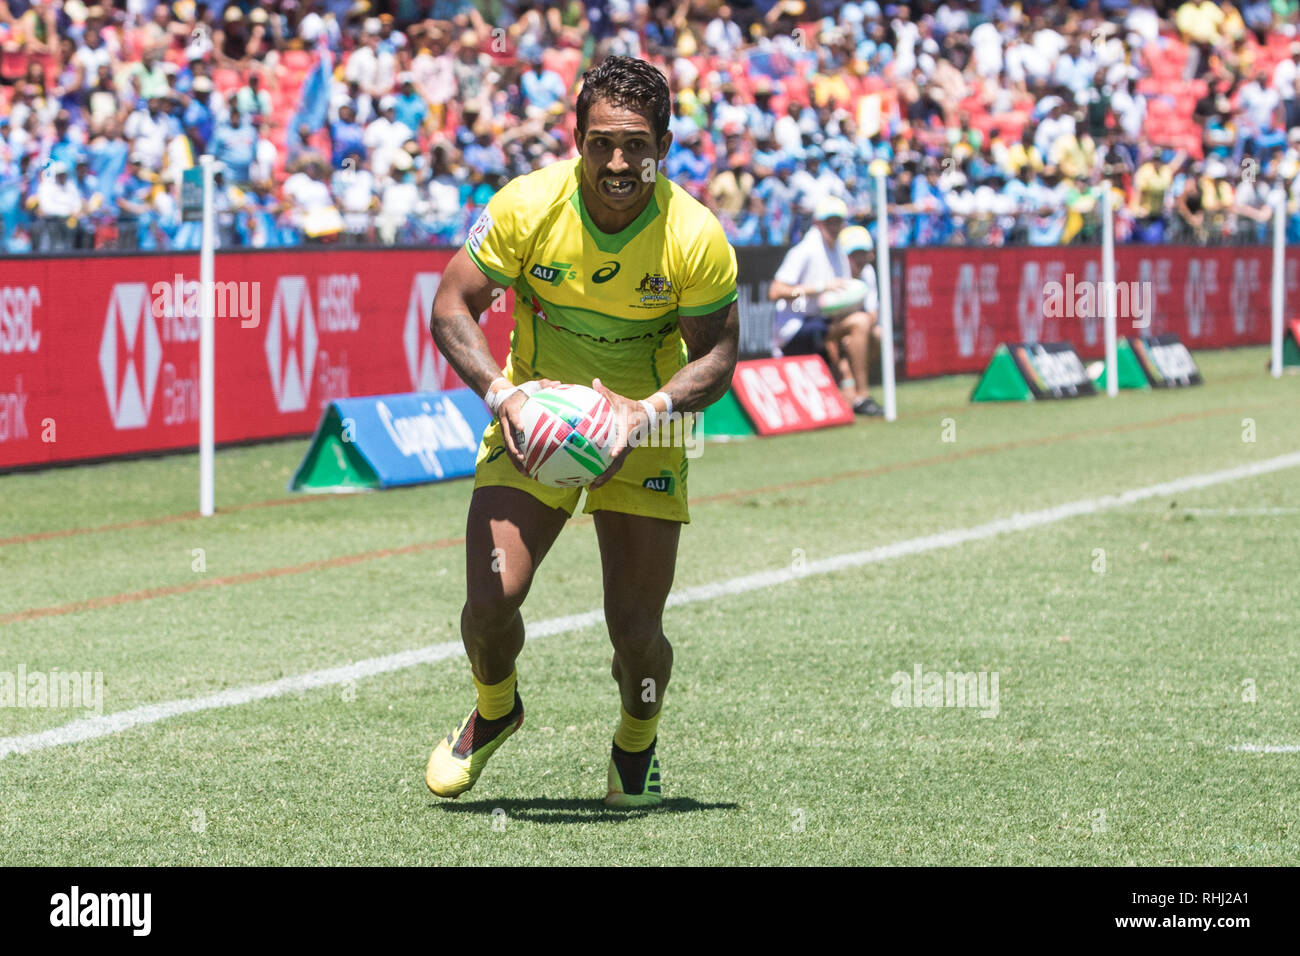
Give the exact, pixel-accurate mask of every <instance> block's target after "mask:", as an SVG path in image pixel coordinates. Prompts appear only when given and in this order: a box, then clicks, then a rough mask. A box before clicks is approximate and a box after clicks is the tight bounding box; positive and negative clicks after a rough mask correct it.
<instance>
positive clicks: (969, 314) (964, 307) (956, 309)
mask: <svg viewBox="0 0 1300 956" xmlns="http://www.w3.org/2000/svg"><path fill="white" fill-rule="evenodd" d="M952 324H953V328H954V329H955V330H956V332H957V354H958V355H960V356H962V357H963V358H967V357H969V356H971V355H974V354H975V333H976V332H977V331H978V330H979V327H980V296H979V288H978V286H977V285H976V284H975V267H974V266H973V265H968V264H963V265H962V266H961V267H960V268H959V269H958V270H957V290H956V292H955V293H954V294H953V297H952Z"/></svg>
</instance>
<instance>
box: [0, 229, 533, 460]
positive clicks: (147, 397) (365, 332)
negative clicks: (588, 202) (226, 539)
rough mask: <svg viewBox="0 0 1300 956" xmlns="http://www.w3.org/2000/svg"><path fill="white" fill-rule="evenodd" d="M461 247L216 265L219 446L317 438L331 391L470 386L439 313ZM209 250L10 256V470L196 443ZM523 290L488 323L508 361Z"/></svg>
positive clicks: (1, 392)
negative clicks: (436, 303) (201, 254)
mask: <svg viewBox="0 0 1300 956" xmlns="http://www.w3.org/2000/svg"><path fill="white" fill-rule="evenodd" d="M451 255H452V253H451V252H450V251H447V250H441V251H433V250H430V251H411V250H371V251H351V250H331V251H310V252H308V251H284V252H251V253H228V254H219V255H218V256H217V257H216V265H215V279H216V284H217V297H216V299H217V300H216V316H217V318H216V326H215V328H216V339H215V354H216V363H215V365H216V384H215V391H216V440H217V441H218V442H219V443H221V442H233V441H241V440H246V439H255V438H272V437H278V436H284V435H295V434H307V433H309V432H311V431H312V429H314V428H315V427H316V423H317V421H318V420H319V419H320V414H321V410H322V408H324V407H325V406H326V405H328V404H329V402H330V401H331V400H333V399H335V398H345V397H349V396H353V395H373V394H383V393H392V392H407V391H415V390H424V389H447V388H456V387H459V386H460V385H461V384H462V383H461V382H460V380H459V378H458V377H457V376H456V373H455V372H454V371H452V369H451V367H450V366H449V365H448V364H447V362H446V360H445V359H443V357H442V356H441V355H440V354H439V353H438V352H437V350H436V349H435V348H434V346H433V339H432V336H430V334H429V329H428V323H429V309H430V306H431V304H432V302H433V296H434V292H435V291H436V290H437V288H438V282H439V280H440V279H441V276H442V271H443V269H444V268H445V267H446V265H447V263H448V261H449V260H450V259H451ZM197 280H198V256H197V255H194V254H189V255H162V256H136V257H125V258H84V259H10V260H5V261H3V262H0V468H5V467H13V466H18V465H31V464H41V463H46V462H55V461H69V460H76V459H84V458H97V457H101V456H108V455H120V454H131V453H139V452H149V451H161V450H166V449H172V448H184V447H192V446H194V445H197V444H198V437H199V425H198V413H199V383H198V366H199V342H198V331H199V325H198V318H197V311H198V309H197V295H198V281H197ZM512 305H513V297H512V296H506V297H505V298H503V300H502V301H501V303H500V308H499V309H497V308H495V307H494V309H493V310H490V311H489V312H488V313H486V314H485V324H484V332H485V334H486V335H487V338H488V344H489V346H490V347H491V348H492V352H493V355H495V356H497V358H498V359H499V360H500V361H502V362H504V361H505V356H506V352H507V350H508V348H509V337H510V331H511V328H512V327H513V321H512V319H511V314H510V310H511V307H512Z"/></svg>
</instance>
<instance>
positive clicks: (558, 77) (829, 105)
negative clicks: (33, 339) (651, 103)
mask: <svg viewBox="0 0 1300 956" xmlns="http://www.w3.org/2000/svg"><path fill="white" fill-rule="evenodd" d="M1298 5H1300V0H1252V2H1247V3H1242V4H1239V5H1233V4H1230V3H1222V4H1216V3H1211V2H1210V0H1204V2H1200V3H1198V2H1195V0H1187V2H1183V3H1178V2H1167V3H1165V2H1155V3H1147V2H1131V0H1071V2H1069V3H1055V4H1052V3H1036V2H1032V0H1025V2H1017V3H1004V2H1002V0H971V2H960V0H944V2H936V0H917V2H911V3H882V2H878V0H865V2H855V0H853V2H844V3H838V2H821V3H818V2H816V0H807V2H805V0H733V2H731V3H720V2H717V0H673V2H659V3H655V2H646V0H602V2H592V0H558V2H556V3H553V4H547V3H537V2H532V0H474V2H470V0H393V2H385V0H375V2H372V0H270V2H267V3H254V2H252V0H213V2H211V3H203V2H197V3H196V2H194V0H176V2H174V3H170V4H169V3H164V2H158V0H117V2H116V3H113V4H111V5H110V4H107V3H104V4H96V5H88V4H87V3H86V2H85V0H0V242H2V243H3V249H4V251H7V252H10V253H21V252H26V251H29V250H33V249H34V250H37V251H45V250H65V249H91V248H142V249H160V248H195V247H196V246H197V243H198V225H197V224H196V223H194V222H187V221H183V217H182V215H181V204H180V183H181V179H182V174H183V172H184V171H185V170H186V169H190V168H193V167H194V166H195V165H196V161H197V158H198V157H199V156H200V155H201V154H204V153H210V154H211V155H212V156H214V157H215V158H216V159H217V160H219V161H220V163H221V166H220V172H219V174H218V177H217V182H216V193H217V225H218V231H219V241H220V243H221V244H222V245H225V246H234V245H241V246H276V245H297V244H301V243H320V242H345V243H346V242H358V243H360V242H365V243H370V242H381V243H390V244H391V243H435V244H457V243H460V242H462V241H463V240H464V237H465V234H466V232H467V230H468V228H469V226H470V225H471V224H472V222H473V221H474V219H475V217H476V216H477V213H478V210H479V209H480V208H481V207H482V206H483V205H484V204H486V202H487V200H488V199H489V198H490V197H491V196H492V194H493V193H494V192H495V190H497V189H498V188H500V187H501V185H502V184H503V183H504V182H506V181H507V180H508V179H510V178H511V177H513V176H517V175H520V174H522V173H525V172H528V171H530V170H532V169H536V168H538V167H540V166H542V165H545V164H546V163H549V162H553V161H555V160H557V159H562V158H565V157H567V156H570V155H573V135H574V116H573V103H574V99H575V97H574V95H573V94H574V92H575V87H576V84H577V83H578V82H579V78H580V77H581V74H582V71H583V70H584V69H585V68H586V67H587V66H589V65H590V64H591V63H592V62H593V61H594V60H598V59H599V58H601V57H603V56H605V55H608V54H610V53H621V54H628V55H634V56H641V57H645V58H646V59H649V60H650V61H651V62H653V63H655V64H656V65H659V66H661V68H662V69H663V70H664V72H665V73H666V75H667V76H668V78H669V83H670V86H671V88H672V90H673V93H674V108H673V118H672V122H671V131H672V133H673V145H672V148H671V150H670V152H669V154H668V157H667V160H666V161H665V163H664V166H665V172H666V174H667V175H668V176H670V177H671V178H672V179H674V180H675V181H676V182H678V183H679V184H680V185H681V186H682V187H683V188H685V189H686V190H688V191H689V192H690V193H691V194H692V195H694V196H696V197H697V198H699V199H701V200H702V201H704V202H705V203H707V204H708V205H709V206H710V207H711V208H713V209H714V210H715V211H716V213H717V214H718V216H719V218H720V219H721V220H722V222H723V224H724V226H725V228H726V230H727V232H728V235H729V236H730V237H731V239H732V241H733V243H735V244H737V245H756V244H772V245H786V244H790V243H793V242H796V241H798V239H799V238H800V237H801V236H802V235H803V234H804V233H805V232H806V230H807V229H808V228H809V227H810V224H811V223H812V221H813V212H814V210H815V209H816V208H817V207H818V205H819V203H821V202H822V201H823V200H825V199H827V198H828V197H834V198H838V199H840V200H841V201H843V202H844V203H845V204H846V205H847V208H848V210H849V212H850V219H852V220H857V221H860V222H868V221H869V219H870V217H871V216H872V215H873V213H874V210H873V201H874V195H875V186H874V180H873V176H872V170H873V165H872V164H873V162H874V161H880V160H883V161H884V162H885V163H886V164H888V168H889V170H890V177H889V184H888V196H889V199H888V202H889V205H890V211H891V213H893V214H894V218H893V219H892V220H891V222H892V223H893V224H892V225H891V232H892V233H893V234H892V235H891V237H890V238H891V242H892V243H893V244H895V245H907V244H930V243H980V244H984V245H998V244H1004V243H1030V244H1039V245H1053V244H1060V243H1069V242H1088V241H1095V239H1096V235H1097V224H1098V217H1097V209H1098V205H1099V197H1100V196H1101V195H1102V190H1103V189H1106V188H1110V189H1111V190H1113V195H1114V205H1115V208H1116V222H1117V239H1118V240H1119V241H1122V242H1123V241H1128V242H1159V241H1170V240H1173V241H1189V242H1201V243H1205V242H1224V241H1244V242H1256V241H1261V240H1263V239H1264V238H1265V236H1266V234H1267V230H1268V229H1269V220H1270V218H1271V215H1272V206H1273V204H1275V203H1278V202H1283V203H1285V204H1286V206H1287V216H1288V225H1287V228H1288V232H1289V233H1290V234H1291V235H1290V238H1292V239H1293V240H1297V239H1300V35H1298V34H1297V23H1298V22H1300V10H1298V9H1297V8H1298Z"/></svg>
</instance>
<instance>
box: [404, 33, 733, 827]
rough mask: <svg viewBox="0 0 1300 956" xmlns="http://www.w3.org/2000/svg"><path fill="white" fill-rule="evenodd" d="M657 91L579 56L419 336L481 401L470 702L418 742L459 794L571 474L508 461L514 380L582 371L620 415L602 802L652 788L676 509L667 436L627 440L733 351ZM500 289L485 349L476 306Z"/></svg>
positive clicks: (727, 315)
mask: <svg viewBox="0 0 1300 956" xmlns="http://www.w3.org/2000/svg"><path fill="white" fill-rule="evenodd" d="M670 107H671V96H670V93H669V90H668V84H667V82H666V81H665V80H664V77H663V75H662V74H661V73H660V72H659V71H658V70H657V69H655V68H654V67H652V66H650V65H649V64H648V63H645V62H644V61H641V60H638V59H634V58H631V57H622V56H612V57H609V58H608V59H606V60H605V61H604V62H603V63H602V64H601V65H600V66H598V67H596V68H595V69H594V70H590V71H588V72H587V73H585V74H584V75H583V81H582V89H581V92H580V93H579V94H578V101H577V130H576V135H575V145H576V147H577V151H578V157H577V158H576V159H571V160H566V161H563V162H557V163H553V164H551V165H550V166H547V167H546V168H544V169H540V170H537V171H536V172H533V173H530V174H528V175H526V176H521V177H519V178H517V179H514V180H513V181H511V182H510V183H508V184H507V185H506V186H505V187H504V188H503V189H502V190H501V191H500V192H498V193H497V194H496V195H495V196H494V197H493V198H492V200H491V202H489V203H488V206H487V208H486V209H485V211H484V212H483V214H482V216H480V217H479V220H478V222H477V223H475V225H474V228H473V229H472V230H471V231H470V234H469V238H468V240H467V241H466V243H465V246H464V247H463V248H462V249H460V250H458V251H457V252H456V254H455V256H454V257H453V258H452V260H451V262H450V264H449V265H448V266H447V270H446V272H445V273H444V274H443V277H442V282H441V284H440V285H439V287H438V292H437V295H436V296H435V298H434V302H433V308H432V315H431V317H430V320H429V326H430V330H431V331H432V333H433V337H434V340H435V341H436V343H437V346H438V348H439V349H440V350H441V352H442V354H443V355H444V356H446V358H447V361H448V362H450V363H451V365H452V367H453V368H454V369H455V370H456V372H457V373H458V374H459V375H460V377H461V379H463V380H464V381H465V383H466V384H467V385H468V386H469V387H471V388H473V389H475V390H476V391H477V392H478V393H479V394H481V395H483V396H484V398H485V399H486V401H487V402H488V405H489V407H490V408H492V410H493V412H494V415H495V421H494V422H493V423H492V425H491V426H490V427H489V428H488V429H487V431H486V432H485V433H484V435H483V440H482V443H481V445H480V446H479V451H478V461H477V467H476V471H475V478H474V492H473V496H472V497H471V499H470V506H469V519H468V526H467V530H466V534H465V557H466V578H467V581H466V584H467V592H468V593H467V596H466V600H465V606H464V609H463V610H462V612H461V637H462V640H463V641H464V644H465V653H466V655H467V656H468V657H469V663H470V668H471V670H472V671H473V678H474V686H475V688H476V690H477V692H478V699H477V703H476V706H475V708H474V709H473V710H472V711H470V714H469V716H468V717H466V718H465V720H464V721H462V722H461V724H460V726H458V727H457V728H456V729H455V730H453V731H452V732H451V733H450V734H448V735H447V737H446V738H445V739H444V740H442V741H441V742H440V743H439V744H438V745H437V748H436V749H435V750H434V751H433V754H432V755H431V756H430V758H429V764H428V768H427V770H426V773H425V781H426V783H427V784H428V786H429V789H430V790H432V791H433V792H434V793H435V794H437V795H438V796H442V797H458V796H459V795H460V794H462V793H464V792H465V791H467V790H469V789H470V788H471V787H472V786H474V783H475V781H477V779H478V777H479V775H480V774H481V773H482V771H483V767H484V765H485V764H486V762H487V760H488V758H489V757H491V756H492V754H493V753H494V752H495V751H496V750H497V748H498V747H500V745H501V743H502V742H503V741H504V740H505V739H506V738H507V737H509V736H510V735H511V734H512V733H514V732H515V731H516V730H517V729H518V728H519V726H520V725H521V724H522V723H523V717H524V707H523V702H522V700H521V697H520V693H519V689H518V679H517V674H516V670H515V659H516V658H517V657H518V656H519V653H520V651H521V650H522V649H523V646H524V623H523V619H522V617H521V616H520V613H519V608H520V605H521V604H522V603H523V601H524V598H525V596H526V595H527V594H528V589H529V587H530V586H531V584H532V581H533V575H534V574H535V573H536V571H537V567H538V565H539V564H541V562H542V559H543V558H544V557H545V556H546V553H547V551H548V550H549V549H550V547H551V545H552V544H553V543H554V541H555V539H556V536H558V535H559V533H560V529H561V528H563V527H564V522H565V520H566V519H567V518H569V517H570V516H571V515H572V514H573V511H574V509H575V508H576V507H577V504H578V497H579V495H580V493H581V489H567V488H551V487H548V486H545V485H542V484H540V483H539V482H537V481H534V480H533V479H531V478H529V477H527V476H526V475H525V474H524V473H523V464H522V456H521V449H520V448H519V445H518V442H517V441H516V439H515V432H516V431H517V430H520V428H521V426H520V422H521V418H520V410H521V408H522V407H523V404H524V402H525V401H526V400H527V397H528V394H530V391H529V389H531V390H532V391H535V390H536V386H531V385H530V386H527V387H526V388H525V389H521V388H520V386H523V385H525V384H526V383H549V382H567V383H579V384H584V385H585V384H587V383H591V387H592V388H594V389H596V390H597V391H599V392H601V393H602V394H603V395H605V397H606V398H608V399H609V401H610V402H611V403H612V405H613V406H614V410H615V413H616V414H617V415H619V416H620V419H621V420H622V421H623V422H624V423H625V427H624V429H623V432H622V434H623V437H622V438H620V440H619V443H618V445H617V446H616V447H615V455H614V459H613V464H611V465H610V467H609V469H608V470H607V471H606V472H605V473H604V474H602V475H601V476H600V477H599V478H597V479H596V481H595V482H593V483H592V485H591V486H590V487H589V488H588V489H587V498H586V505H585V507H584V511H585V512H586V513H588V514H591V515H592V516H593V520H594V522H595V526H596V536H597V539H598V540H599V544H600V558H601V573H602V579H603V584H604V607H605V622H606V625H607V628H608V631H609V638H610V641H611V643H612V644H613V647H614V657H613V663H612V668H611V670H612V675H613V677H614V680H615V681H616V682H617V683H618V687H619V696H620V698H621V708H620V713H619V721H618V725H617V728H616V729H615V731H614V740H613V746H612V748H611V754H610V762H609V769H608V775H607V788H606V796H605V803H606V804H607V805H609V806H615V807H650V806H655V805H657V804H659V803H660V802H661V801H662V799H663V796H662V779H661V774H660V767H659V760H658V757H657V756H656V753H655V746H656V743H657V740H658V725H659V716H660V708H661V707H662V705H663V694H664V690H665V689H666V688H667V686H668V680H669V677H670V675H671V673H672V663H673V652H672V647H671V646H670V645H669V643H668V640H667V638H666V637H665V636H664V632H663V623H662V621H663V610H664V603H665V601H666V600H667V597H668V591H669V588H670V587H671V586H672V582H673V572H674V568H675V564H676V559H677V542H678V536H679V533H680V531H681V526H682V525H683V524H685V523H687V522H688V521H689V513H688V510H687V499H686V478H687V474H686V472H687V459H686V455H685V448H684V446H683V444H682V443H665V442H658V443H653V444H649V443H643V444H639V445H637V446H636V447H632V444H631V443H629V441H628V436H629V435H636V434H645V433H646V432H647V431H648V430H649V428H650V426H651V422H652V416H653V417H654V420H655V421H659V422H662V421H663V420H664V417H665V416H671V415H674V413H685V412H696V411H701V410H703V409H704V408H706V407H707V406H708V405H710V404H712V403H713V402H715V401H717V400H718V399H719V398H721V397H722V396H723V395H724V394H725V393H726V391H727V388H728V387H729V386H730V383H731V376H732V372H733V370H734V369H735V364H736V350H737V343H738V338H739V321H738V318H737V311H736V254H735V251H734V250H733V249H732V248H731V246H730V245H729V244H728V243H727V240H726V238H725V236H724V234H723V230H722V226H721V225H720V224H719V223H718V221H717V220H716V219H715V218H714V217H713V215H712V214H711V213H710V212H709V211H708V210H707V209H706V208H705V207H704V206H703V205H701V204H700V203H698V202H696V201H695V200H694V199H692V198H691V197H690V196H688V195H687V194H686V193H685V192H684V191H683V190H682V189H681V188H680V187H678V186H677V185H675V184H674V183H672V182H670V181H669V180H668V179H666V178H665V177H664V176H662V175H660V174H659V164H660V163H661V162H662V161H663V160H664V159H665V157H666V156H667V154H668V147H669V145H670V144H671V142H672V134H671V133H669V132H668V120H669V116H670ZM506 288H513V289H514V292H515V308H514V320H515V328H514V332H513V333H512V335H511V340H510V356H509V359H508V361H507V362H506V367H505V368H504V369H501V368H499V367H498V366H497V364H496V362H495V361H494V360H493V358H492V355H491V353H490V352H489V351H488V347H487V341H486V340H485V338H484V336H483V333H482V331H481V330H480V328H479V324H478V321H477V318H476V317H477V316H478V315H480V314H481V313H483V312H484V311H486V310H487V309H488V308H489V307H491V306H492V304H493V303H494V302H495V301H497V297H498V296H500V295H501V294H502V291H501V290H504V289H506Z"/></svg>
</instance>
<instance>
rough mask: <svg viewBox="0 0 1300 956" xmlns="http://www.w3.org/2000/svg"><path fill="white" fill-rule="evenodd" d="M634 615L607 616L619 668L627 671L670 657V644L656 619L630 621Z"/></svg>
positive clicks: (661, 661) (667, 659)
mask: <svg viewBox="0 0 1300 956" xmlns="http://www.w3.org/2000/svg"><path fill="white" fill-rule="evenodd" d="M633 617H635V615H628V616H626V617H622V616H620V617H619V618H615V619H612V620H611V619H609V618H607V619H606V623H607V624H608V626H609V639H610V641H611V642H612V643H613V645H614V652H615V654H616V655H617V658H618V662H619V665H620V669H621V670H622V671H623V672H624V673H627V672H629V671H635V670H637V668H638V667H644V666H649V665H655V666H660V665H662V664H663V663H664V662H666V661H671V660H672V646H671V645H670V644H669V643H668V639H667V638H665V637H664V633H663V628H662V627H661V626H660V623H659V620H658V619H657V618H655V619H651V620H647V619H646V618H645V617H641V618H640V620H632V618H633Z"/></svg>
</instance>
